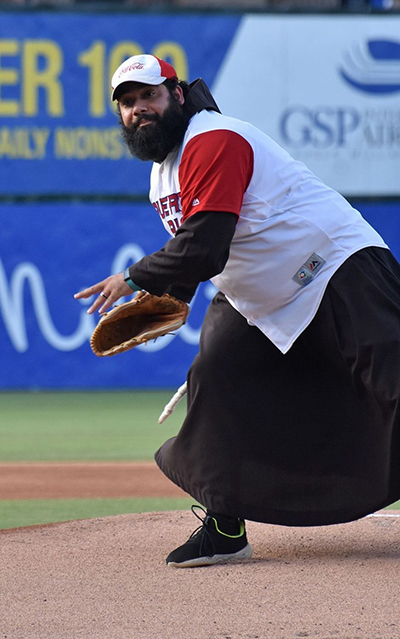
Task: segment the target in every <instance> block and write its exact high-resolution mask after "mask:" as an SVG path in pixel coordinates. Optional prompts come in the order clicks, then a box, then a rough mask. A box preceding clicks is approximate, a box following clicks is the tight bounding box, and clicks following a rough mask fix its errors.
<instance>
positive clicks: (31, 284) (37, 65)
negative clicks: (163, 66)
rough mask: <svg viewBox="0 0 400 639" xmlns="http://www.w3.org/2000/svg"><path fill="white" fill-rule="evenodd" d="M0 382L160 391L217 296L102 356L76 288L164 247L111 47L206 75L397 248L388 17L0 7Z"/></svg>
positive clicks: (395, 93) (207, 290) (399, 223)
mask: <svg viewBox="0 0 400 639" xmlns="http://www.w3.org/2000/svg"><path fill="white" fill-rule="evenodd" d="M0 18H1V20H0V206H1V215H2V222H3V224H2V242H1V252H0V309H1V320H0V343H1V346H2V354H3V358H2V359H3V364H4V365H3V366H2V368H1V371H0V389H55V388H57V389H62V388H66V389H70V388H86V389H89V388H155V387H158V388H160V387H161V388H162V387H164V388H167V387H168V388H169V387H174V386H177V385H179V384H181V383H182V380H183V379H184V378H185V376H186V372H187V369H188V368H189V366H190V363H191V361H192V360H193V357H194V356H195V354H196V352H197V348H198V338H199V330H200V326H201V323H202V319H203V317H204V313H205V310H206V308H207V305H208V302H209V300H210V299H211V297H212V295H213V292H214V289H213V287H212V285H211V284H210V283H205V284H203V285H201V286H200V288H199V290H198V293H197V295H196V298H195V299H194V301H193V303H192V311H191V314H190V317H189V322H188V324H187V325H186V326H185V327H183V328H182V329H181V330H180V331H179V332H178V333H177V334H176V335H174V336H168V337H165V338H163V339H161V340H158V341H157V342H155V343H154V344H153V345H149V346H147V347H143V348H140V349H136V350H135V351H133V352H131V353H127V354H126V355H123V356H120V357H117V358H107V359H106V360H103V359H98V358H96V357H94V356H93V355H92V353H91V351H90V348H89V342H88V339H89V337H90V334H91V332H92V330H93V327H94V321H95V320H94V318H92V317H89V316H88V315H87V314H86V307H85V305H83V304H81V303H79V302H77V301H75V300H74V299H73V293H74V292H76V291H77V290H79V289H80V288H82V287H85V286H87V285H89V284H91V283H93V282H95V281H98V280H99V279H102V278H103V277H105V276H106V275H107V274H109V273H110V272H118V271H120V270H122V269H123V268H125V267H126V266H127V265H128V264H129V263H131V262H132V261H136V260H137V259H140V257H141V256H142V255H144V254H146V253H149V252H151V251H152V250H155V249H157V248H159V247H160V246H162V245H163V244H164V243H165V241H166V239H167V238H166V236H165V231H163V229H162V226H161V224H160V222H159V220H157V214H156V213H155V211H154V210H153V208H152V207H151V205H150V204H149V203H148V201H147V187H148V179H149V170H150V167H149V165H148V164H147V163H145V164H143V163H140V162H138V161H136V160H134V159H132V158H130V157H129V156H128V155H127V153H126V151H125V149H124V147H123V145H122V142H121V140H120V137H119V131H118V125H117V123H116V117H115V114H114V112H113V105H112V103H111V101H110V97H109V94H110V89H109V80H110V76H111V73H112V71H113V70H114V69H115V68H116V66H117V65H118V64H119V63H120V61H122V60H123V59H124V58H126V57H128V56H129V55H132V54H135V53H139V52H152V53H155V54H156V55H159V56H161V57H166V58H167V59H168V60H169V61H170V62H171V63H172V64H174V65H175V66H176V68H177V70H178V73H179V75H180V77H181V78H182V79H189V80H193V79H195V78H196V77H199V76H201V77H203V78H204V80H205V81H206V82H207V83H208V84H209V86H210V87H211V89H212V91H213V93H214V95H215V97H216V99H217V102H218V103H219V105H220V107H221V109H222V110H223V111H224V112H225V113H227V114H229V115H232V116H236V117H240V118H243V119H246V120H249V121H251V122H252V123H253V124H255V125H256V126H258V127H260V128H261V129H262V130H264V131H265V132H266V133H268V134H269V135H271V137H273V138H274V139H276V140H277V142H279V143H280V144H281V145H282V146H284V147H285V148H286V149H287V150H288V151H289V152H290V153H291V154H292V155H293V156H294V157H296V158H297V159H299V160H302V161H305V162H306V164H307V165H308V166H310V168H311V169H313V170H314V171H315V172H316V173H317V174H318V175H319V176H320V177H321V178H322V179H323V180H324V181H325V182H326V183H327V184H329V185H330V186H332V187H333V188H336V189H338V190H339V191H340V192H341V193H343V194H344V195H345V196H346V197H347V198H348V199H349V200H350V201H351V202H352V204H353V205H355V206H356V207H357V208H359V210H361V212H362V213H363V214H364V215H365V217H366V218H367V219H368V220H369V221H370V222H371V223H372V224H373V225H374V226H375V228H377V229H378V231H380V232H381V233H382V235H383V236H384V238H385V239H386V241H387V242H388V244H389V245H390V246H391V248H392V249H393V251H394V253H395V254H396V256H397V257H398V258H399V259H400V217H399V216H400V180H399V173H400V171H399V169H400V71H399V70H400V37H399V33H400V16H399V15H391V16H390V19H389V16H385V15H372V14H371V15H336V14H335V15H316V14H315V15H310V14H307V15H301V14H300V15H274V14H260V13H249V14H247V13H246V14H241V13H229V14H227V13H216V12H212V13H207V12H199V13H186V12H180V13H179V12H178V13H140V12H135V13H129V12H126V13H116V12H112V11H110V12H108V13H89V12H52V11H42V10H40V11H39V10H38V11H29V12H21V11H15V12H13V11H3V12H1V14H0Z"/></svg>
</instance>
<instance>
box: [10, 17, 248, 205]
mask: <svg viewBox="0 0 400 639" xmlns="http://www.w3.org/2000/svg"><path fill="white" fill-rule="evenodd" d="M239 23H240V17H235V16H223V15H219V16H217V15H202V14H200V15H196V14H190V15H188V14H182V15H180V14H166V15H165V14H152V13H151V14H145V13H144V14H138V13H134V14H129V13H126V14H110V13H107V14H106V13H104V14H99V15H97V14H95V15H93V14H86V13H82V14H80V13H77V14H70V13H49V12H29V13H20V12H18V13H8V12H5V13H1V14H0V194H7V195H13V194H58V193H67V194H71V193H72V194H73V193H79V194H97V193H102V194H118V195H120V194H138V193H144V192H146V191H147V185H148V176H149V172H150V164H149V163H143V162H139V161H137V160H135V159H132V158H131V157H130V156H129V154H128V152H127V150H126V148H125V146H124V144H123V142H122V139H121V137H120V134H119V127H118V124H117V117H116V115H115V105H113V103H112V102H111V99H110V93H111V91H110V79H111V76H112V74H113V72H114V71H115V69H116V68H117V67H118V66H119V64H120V63H121V62H122V61H123V60H125V59H126V58H128V57H129V56H131V55H135V54H138V53H153V54H155V55H157V56H159V57H162V58H164V59H166V60H168V61H169V62H170V63H171V64H173V66H174V67H175V68H176V70H177V73H178V76H179V77H180V79H182V80H189V81H192V80H194V79H195V78H197V77H199V76H201V77H203V79H204V80H205V81H206V82H207V83H209V84H211V83H212V82H213V80H214V78H215V75H216V73H217V72H218V70H219V68H220V66H221V63H222V61H223V59H224V56H225V54H226V51H227V49H228V47H229V45H230V43H231V41H232V38H233V36H234V34H235V32H236V29H237V27H238V25H239Z"/></svg>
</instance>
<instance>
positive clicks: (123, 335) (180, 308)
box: [90, 293, 189, 357]
mask: <svg viewBox="0 0 400 639" xmlns="http://www.w3.org/2000/svg"><path fill="white" fill-rule="evenodd" d="M188 314H189V306H188V305H187V304H186V303H185V302H181V301H180V300H178V299H176V298H175V297H172V296H171V295H167V294H165V295H162V296H161V297H157V296H156V295H150V293H139V294H138V295H137V296H136V297H135V298H134V299H133V300H130V301H129V302H125V303H124V304H120V305H119V306H115V307H114V308H113V309H111V310H110V311H109V312H108V313H105V314H104V315H103V317H102V318H101V320H100V321H99V323H98V324H97V326H96V328H95V329H94V331H93V334H92V337H91V339H90V346H91V347H92V351H93V353H94V354H95V355H97V356H98V357H108V356H110V355H116V354H117V353H124V352H125V351H128V350H130V349H131V348H135V346H138V345H139V344H145V343H146V342H148V341H150V340H155V339H157V337H161V335H166V334H167V333H171V332H172V331H175V330H177V329H178V328H180V327H181V326H182V325H183V324H185V322H186V319H187V316H188Z"/></svg>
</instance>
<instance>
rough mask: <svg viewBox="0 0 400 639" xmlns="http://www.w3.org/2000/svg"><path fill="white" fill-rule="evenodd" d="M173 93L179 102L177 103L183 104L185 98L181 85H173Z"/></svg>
mask: <svg viewBox="0 0 400 639" xmlns="http://www.w3.org/2000/svg"><path fill="white" fill-rule="evenodd" d="M173 94H174V96H175V99H176V101H177V102H179V104H181V105H182V104H184V102H185V98H184V97H183V91H182V87H181V86H179V84H178V86H177V87H175V89H174V90H173Z"/></svg>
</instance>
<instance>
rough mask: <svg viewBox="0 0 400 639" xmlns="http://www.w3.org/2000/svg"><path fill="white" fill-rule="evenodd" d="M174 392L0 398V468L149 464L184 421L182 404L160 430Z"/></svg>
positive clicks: (28, 394)
mask: <svg viewBox="0 0 400 639" xmlns="http://www.w3.org/2000/svg"><path fill="white" fill-rule="evenodd" d="M174 392H175V390H171V391H117V392H107V391H104V392H39V393H34V392H15V393H8V392H7V393H1V395H0V398H1V420H0V441H1V448H0V462H1V461H3V462H13V461H18V462H21V461H27V462H28V461H36V462H40V461H142V460H151V459H152V458H153V455H154V453H155V451H156V450H157V449H158V448H159V447H160V446H161V445H162V444H163V443H164V442H165V440H166V439H169V438H170V437H172V436H174V435H176V433H177V432H178V430H179V428H180V426H181V424H182V422H183V420H184V417H185V411H186V406H185V403H186V402H185V400H182V402H181V404H179V406H178V407H177V408H176V411H175V412H174V414H173V415H171V417H169V418H168V420H167V421H166V422H164V424H162V425H160V424H158V417H159V415H160V413H161V412H162V410H163V408H164V406H165V404H166V403H167V402H168V401H169V400H170V399H171V396H172V395H173V393H174Z"/></svg>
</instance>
